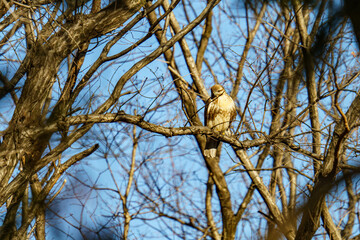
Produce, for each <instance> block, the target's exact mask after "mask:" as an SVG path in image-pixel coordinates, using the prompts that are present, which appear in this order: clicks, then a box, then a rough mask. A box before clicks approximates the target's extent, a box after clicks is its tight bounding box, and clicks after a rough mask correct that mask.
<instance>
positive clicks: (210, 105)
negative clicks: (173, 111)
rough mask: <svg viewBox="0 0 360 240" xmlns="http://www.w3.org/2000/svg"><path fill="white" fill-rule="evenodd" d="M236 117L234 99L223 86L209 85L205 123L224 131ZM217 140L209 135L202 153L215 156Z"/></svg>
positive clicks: (215, 129) (214, 128)
mask: <svg viewBox="0 0 360 240" xmlns="http://www.w3.org/2000/svg"><path fill="white" fill-rule="evenodd" d="M235 117H236V108H235V103H234V100H233V99H232V98H231V97H230V96H229V95H228V94H227V93H226V91H225V89H224V88H223V86H221V85H219V84H216V85H214V86H212V87H211V98H210V99H209V100H208V102H207V104H206V107H205V125H206V126H208V127H209V128H212V129H213V130H214V131H217V132H221V133H226V132H228V129H229V128H230V125H231V123H232V121H234V119H235ZM218 145H219V141H217V140H216V139H213V138H211V136H209V137H208V138H207V141H206V147H205V151H204V154H205V156H208V157H215V156H216V149H217V146H218Z"/></svg>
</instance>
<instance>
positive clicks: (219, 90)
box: [211, 84, 225, 98]
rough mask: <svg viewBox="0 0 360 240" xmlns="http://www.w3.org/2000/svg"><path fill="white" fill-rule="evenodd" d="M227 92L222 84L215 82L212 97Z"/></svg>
mask: <svg viewBox="0 0 360 240" xmlns="http://www.w3.org/2000/svg"><path fill="white" fill-rule="evenodd" d="M224 92H225V89H224V88H223V86H221V85H220V84H215V85H214V86H212V87H211V97H212V98H214V97H219V96H220V95H221V94H223V93H224Z"/></svg>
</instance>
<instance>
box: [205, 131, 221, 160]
mask: <svg viewBox="0 0 360 240" xmlns="http://www.w3.org/2000/svg"><path fill="white" fill-rule="evenodd" d="M219 143H220V141H218V140H216V139H215V138H212V137H211V136H208V137H207V138H206V145H205V150H204V155H205V157H211V158H214V157H216V151H217V148H218V146H219Z"/></svg>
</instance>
